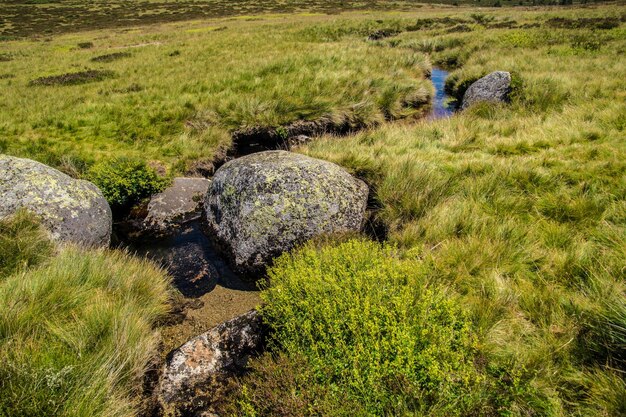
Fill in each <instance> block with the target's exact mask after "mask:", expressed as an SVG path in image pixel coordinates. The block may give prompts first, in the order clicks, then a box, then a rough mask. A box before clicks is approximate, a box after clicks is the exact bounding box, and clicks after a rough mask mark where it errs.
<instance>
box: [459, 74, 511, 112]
mask: <svg viewBox="0 0 626 417" xmlns="http://www.w3.org/2000/svg"><path fill="white" fill-rule="evenodd" d="M510 92H511V74H510V73H508V72H505V71H495V72H492V73H491V74H489V75H486V76H484V77H483V78H481V79H479V80H478V81H476V82H474V83H473V84H472V85H470V86H469V88H468V89H467V91H465V95H464V96H463V104H462V105H461V109H466V108H468V107H469V106H471V105H472V104H474V103H478V102H480V101H491V102H506V101H508V99H509V93H510Z"/></svg>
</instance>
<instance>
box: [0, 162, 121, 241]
mask: <svg viewBox="0 0 626 417" xmlns="http://www.w3.org/2000/svg"><path fill="white" fill-rule="evenodd" d="M21 208H25V209H27V210H29V211H31V212H33V213H35V214H36V215H38V216H39V217H40V218H41V222H42V224H43V226H44V227H45V228H46V229H47V230H48V231H49V232H50V235H51V237H52V238H53V239H54V240H58V241H63V242H73V243H78V244H81V245H85V246H108V245H109V242H110V240H111V225H112V222H113V219H112V215H111V208H110V207H109V204H108V203H107V201H106V200H105V198H104V196H103V195H102V192H101V191H100V190H99V189H98V187H96V186H95V185H94V184H92V183H90V182H88V181H83V180H76V179H74V178H71V177H70V176H68V175H65V174H63V173H62V172H60V171H57V170H56V169H54V168H51V167H49V166H46V165H44V164H41V163H39V162H36V161H32V160H30V159H22V158H15V157H12V156H7V155H0V218H2V217H6V216H10V215H11V214H13V213H15V212H16V211H17V210H19V209H21Z"/></svg>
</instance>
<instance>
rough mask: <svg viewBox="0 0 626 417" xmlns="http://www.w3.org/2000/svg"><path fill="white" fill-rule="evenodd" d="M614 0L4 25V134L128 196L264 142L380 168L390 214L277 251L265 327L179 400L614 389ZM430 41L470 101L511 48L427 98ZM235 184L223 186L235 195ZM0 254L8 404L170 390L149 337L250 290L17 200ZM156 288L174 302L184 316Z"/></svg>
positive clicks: (571, 411)
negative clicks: (55, 28) (227, 364)
mask: <svg viewBox="0 0 626 417" xmlns="http://www.w3.org/2000/svg"><path fill="white" fill-rule="evenodd" d="M3 7H4V6H3ZM624 16H626V10H625V9H624V7H623V6H619V5H603V6H597V7H584V8H583V7H573V8H545V9H544V8H532V9H528V10H526V9H521V8H498V9H495V8H494V9H476V8H458V9H457V8H427V7H423V8H418V9H412V10H407V11H402V12H401V11H397V10H393V11H389V12H385V11H376V12H367V11H360V12H351V13H345V14H340V15H333V16H327V15H312V16H311V15H303V14H300V15H295V14H287V15H265V16H262V17H254V18H253V19H250V17H249V16H248V17H245V18H242V19H230V18H228V19H212V20H194V21H187V22H184V23H182V22H175V23H157V24H151V25H145V26H133V27H132V28H124V29H122V28H120V29H115V30H95V31H88V32H76V33H71V34H63V35H58V36H53V37H50V38H48V39H21V40H11V41H6V42H3V43H2V44H1V45H2V53H1V55H0V78H1V79H0V85H1V86H2V90H1V91H2V93H1V94H2V95H3V97H2V98H3V100H1V101H0V106H1V108H2V112H0V134H1V137H0V149H1V151H2V153H6V154H10V155H16V156H21V157H28V158H32V159H36V160H39V161H41V162H44V163H47V164H49V165H52V166H54V167H56V168H59V169H61V170H62V171H64V172H66V173H68V174H70V175H72V176H74V177H79V178H86V179H90V180H91V181H93V182H94V183H95V184H96V185H97V186H98V187H99V188H100V189H101V190H102V194H103V196H104V197H105V198H106V199H107V200H108V202H109V204H110V205H111V207H112V208H113V212H114V215H115V216H114V217H115V220H116V221H119V220H120V218H121V217H124V216H125V215H126V214H127V213H128V212H129V211H131V207H132V206H134V205H135V204H136V203H137V202H138V201H139V200H141V199H142V198H146V197H150V196H151V195H153V194H155V193H157V192H159V191H162V190H163V189H164V188H165V187H167V186H168V180H169V178H170V177H172V176H176V175H181V174H184V173H186V174H193V175H205V176H212V175H213V173H214V171H215V170H216V169H217V168H218V167H219V166H220V165H221V164H223V162H224V161H225V160H227V159H231V158H233V157H236V156H240V155H241V154H243V153H248V152H251V151H253V150H258V149H259V147H258V146H257V145H258V144H257V143H256V142H259V143H260V144H261V145H262V146H261V147H260V148H263V147H277V146H284V144H287V145H289V146H290V148H291V150H292V151H294V152H297V153H302V154H306V155H308V156H311V157H314V158H318V159H321V160H325V161H331V162H334V163H336V164H337V165H339V166H341V167H343V168H345V169H346V170H347V171H348V172H350V173H351V174H352V175H353V176H354V177H356V178H358V179H360V180H361V181H363V182H364V183H366V184H367V185H368V188H369V196H368V206H367V218H368V221H369V222H370V223H372V224H375V225H376V231H377V232H378V233H375V234H373V235H374V236H372V234H369V235H368V234H366V233H363V232H362V233H360V234H359V233H354V232H352V233H349V234H340V235H333V236H325V237H316V238H315V239H313V241H311V242H310V243H308V244H305V245H303V246H299V245H298V246H297V247H296V248H295V249H294V250H293V251H291V252H289V253H286V254H284V255H282V256H281V257H279V258H277V259H273V260H271V262H270V263H271V264H272V266H271V268H270V269H269V271H268V273H267V276H266V277H264V276H263V274H262V273H261V274H260V276H259V278H260V279H259V280H258V283H259V284H260V287H261V289H262V291H261V293H260V296H261V299H262V301H263V306H262V307H261V308H260V314H261V317H262V318H263V322H264V324H265V325H266V326H267V327H268V328H269V329H270V335H269V341H268V343H267V344H266V346H265V348H266V351H265V353H263V354H261V355H260V356H258V357H257V358H256V359H254V360H253V361H251V362H250V363H248V367H247V368H246V371H247V372H246V373H245V374H243V375H239V377H238V378H235V379H230V382H229V383H227V384H225V385H222V386H221V387H220V389H219V390H215V391H212V389H213V388H214V387H213V386H212V385H210V384H209V383H208V382H207V385H206V386H204V387H202V386H200V388H199V389H198V391H197V392H195V393H193V392H192V393H188V394H185V395H186V396H185V398H178V399H177V400H181V401H183V402H185V401H187V402H188V403H189V404H187V405H185V407H187V408H186V409H185V410H186V411H187V412H189V413H197V414H196V415H201V413H205V415H206V413H215V412H216V413H218V414H219V415H220V416H227V415H247V416H300V415H332V416H354V415H358V416H368V415H415V416H419V415H429V416H431V415H432V416H438V415H440V416H450V415H459V416H466V415H486V416H491V415H503V416H508V415H514V416H532V415H546V416H562V415H574V416H589V415H598V416H612V415H623V414H625V413H626V404H625V403H624V398H626V380H625V378H624V372H625V371H626V348H625V347H626V331H625V329H626V301H625V300H626V287H625V285H626V284H625V283H624V278H625V276H624V265H625V264H626V252H625V251H624V247H626V242H625V241H624V239H625V236H626V233H625V230H626V229H625V228H626V203H625V201H626V183H625V177H624V172H625V171H626V163H625V162H624V161H626V145H625V143H626V134H625V133H624V129H625V127H626V110H625V106H624V101H625V98H626V82H625V81H624V80H626V62H625V61H624V60H623V59H621V56H623V55H624V53H625V52H626V24H625V23H624V20H625V17H624ZM258 19H263V20H258ZM433 67H440V68H445V69H447V70H448V71H450V75H449V77H448V78H447V79H446V82H445V84H446V89H447V91H448V94H449V95H450V96H452V97H456V98H457V99H458V100H462V99H463V97H464V96H465V93H466V91H467V90H468V88H469V87H470V86H471V85H472V84H474V83H475V82H476V81H477V80H478V79H480V78H481V77H483V76H485V75H487V74H490V73H492V72H494V71H502V73H498V74H501V75H502V74H505V73H507V76H506V77H505V78H503V77H504V75H502V76H500V75H499V76H498V77H499V79H500V80H502V79H506V80H507V82H509V81H510V84H509V85H508V87H509V88H507V91H506V100H505V101H504V102H497V103H494V102H480V101H479V102H475V103H473V104H471V105H468V106H464V108H463V110H462V111H459V112H457V113H455V114H454V115H452V116H451V117H443V118H432V117H428V118H426V117H424V116H425V115H427V114H428V113H429V105H430V102H431V101H432V100H433V98H434V91H433V86H432V84H431V82H430V80H429V78H428V77H429V76H430V74H431V71H432V68H433ZM437 82H439V81H437ZM470 91H471V92H472V93H471V94H470V95H472V96H474V97H478V96H480V94H478V93H477V92H476V89H475V88H474V89H473V90H470ZM479 93H480V92H479ZM307 129H308V130H307ZM301 134H307V135H308V136H312V138H305V139H303V140H300V139H297V140H295V139H294V138H293V137H292V136H294V135H301ZM244 159H245V158H244ZM240 161H241V160H240ZM274 177H276V176H273V177H272V181H274V180H275V179H276V178H274ZM278 177H280V176H278ZM228 179H232V180H236V181H235V183H239V182H241V183H246V181H239V179H238V178H230V177H229V178H228ZM261 183H263V181H261ZM266 185H267V184H266ZM270 185H271V187H270V186H269V185H268V186H267V187H266V188H265V189H271V190H275V189H279V188H280V187H279V188H275V187H276V184H275V183H272V184H270ZM233 187H234V186H233ZM259 187H260V189H264V188H263V187H265V185H264V184H261V185H259ZM244 191H245V190H239V191H237V190H236V187H235V188H230V187H226V186H224V187H221V188H220V187H218V188H216V189H214V190H213V191H212V192H213V195H216V194H217V195H221V194H220V193H224V194H223V195H221V197H227V198H228V199H231V200H232V201H234V202H235V203H237V202H238V201H239V202H242V203H243V202H244V201H245V200H244V194H245V192H244ZM295 194H296V195H300V193H295ZM323 194H324V195H328V196H331V195H332V193H323ZM278 197H282V194H281V195H279V196H278ZM238 199H239V200H238ZM214 200H215V199H214V198H207V200H206V201H209V202H213V201H214ZM216 201H219V199H217V200H216ZM232 201H231V202H232ZM272 201H278V200H272ZM234 206H236V204H235V205H234ZM256 206H257V205H255V204H254V202H250V201H246V207H256ZM258 206H260V207H257V208H258V209H259V210H263V209H266V206H268V207H272V206H270V205H260V204H259V205H258ZM313 206H315V205H313ZM284 207H298V206H297V205H296V204H287V203H285V204H284ZM205 209H206V208H205ZM133 210H135V211H137V208H136V207H135V208H134V209H133ZM131 212H132V211H131ZM216 213H217V214H216ZM224 213H226V211H223V210H219V208H218V211H217V212H215V213H213V216H216V215H222V214H224ZM285 213H287V214H289V215H291V213H289V212H288V210H286V211H285ZM299 213H300V211H297V212H296V214H293V215H294V216H295V215H299ZM307 215H308V214H307ZM263 218H264V219H267V216H266V217H263ZM242 223H243V222H242ZM264 224H265V223H264ZM289 226H290V224H289V222H288V221H287V220H284V221H283V223H281V224H279V225H277V226H276V227H277V228H278V230H284V231H289ZM272 227H274V225H272ZM280 228H283V229H280ZM217 232H218V233H219V232H220V230H217ZM289 233H291V232H290V231H289ZM231 235H232V236H231V238H236V235H237V234H236V233H231ZM209 236H210V235H209ZM372 237H376V238H377V239H378V240H380V241H384V242H376V241H374V240H373V239H372ZM233 240H236V239H233ZM203 245H204V244H201V245H200V246H203ZM203 247H204V246H203ZM194 253H195V252H194ZM256 253H257V252H255V254H256ZM0 254H2V258H1V259H2V260H3V261H2V264H0V295H1V296H2V299H4V300H7V302H6V303H4V304H2V305H0V308H1V309H3V310H2V311H0V313H2V314H0V336H2V337H1V338H0V357H1V358H2V359H3V360H2V365H0V381H2V382H0V394H1V395H0V415H7V416H8V415H10V416H26V415H28V416H33V415H42V416H43V415H67V416H70V415H71V416H94V415H102V416H111V415H114V416H131V415H135V414H136V413H137V412H138V410H140V409H142V408H143V409H145V410H151V411H154V410H158V409H159V408H158V407H156V408H154V407H152V406H146V404H140V401H139V399H142V398H144V397H143V396H142V394H144V393H146V392H147V393H152V392H154V391H155V387H154V386H153V385H154V383H155V382H154V380H153V379H152V377H151V378H145V377H144V375H145V370H146V367H147V366H148V364H149V363H151V362H150V361H151V358H155V357H160V356H159V355H158V353H157V352H158V345H159V340H162V338H163V336H165V337H166V342H165V343H166V346H167V348H166V349H165V350H164V351H162V353H163V354H165V353H167V352H166V351H169V349H170V348H173V347H174V345H175V344H178V343H182V342H183V341H184V340H186V339H187V338H191V337H192V336H195V335H196V334H195V332H204V331H205V330H207V328H208V327H210V326H212V325H214V324H217V321H220V320H226V319H229V318H231V317H230V316H231V315H232V314H239V313H242V312H244V311H245V310H247V309H248V308H249V307H250V306H251V305H255V304H257V298H256V297H257V294H256V293H249V294H247V295H246V298H245V302H242V303H241V305H240V307H241V308H242V311H235V310H236V309H235V308H231V307H233V306H232V305H228V306H227V308H223V305H222V303H226V304H227V303H228V302H232V298H229V295H226V296H224V295H225V294H226V293H225V292H224V291H222V290H223V288H221V289H219V291H216V290H214V291H212V292H211V291H209V292H207V293H206V294H205V295H206V297H205V298H204V305H202V307H200V308H197V307H198V305H196V306H193V305H191V304H193V303H189V300H183V301H182V302H181V295H180V294H177V293H176V291H174V290H173V289H172V288H171V286H168V281H170V278H167V276H166V271H165V270H161V269H158V268H155V267H154V265H152V264H150V263H148V262H147V261H144V260H140V259H137V257H138V256H131V255H128V254H123V253H120V250H117V249H116V250H102V249H100V250H94V249H76V248H74V247H73V246H63V245H56V244H53V243H51V242H50V241H49V240H48V238H47V236H46V234H45V233H44V232H43V231H42V229H41V228H40V226H38V225H37V221H36V220H35V219H33V218H31V217H29V215H27V214H25V213H23V212H18V213H17V214H16V215H15V216H14V217H12V218H7V219H4V220H2V222H1V223H0ZM273 255H275V254H273ZM164 266H167V265H164ZM211 294H214V296H211ZM212 302H219V303H220V305H219V306H213V305H211V303H212ZM168 304H169V305H170V308H171V305H178V306H180V305H186V306H187V311H186V312H183V315H182V316H183V317H184V315H185V313H186V314H187V318H188V322H187V323H183V324H182V325H180V324H179V325H175V324H174V325H173V323H172V321H173V316H174V315H172V314H169V315H168V314H167V313H166V311H167V306H168ZM194 308H195V309H194ZM178 316H180V315H178ZM176 326H179V327H176ZM226 327H228V326H226ZM204 339H207V337H205V338H204ZM235 339H236V338H235ZM227 345H228V344H227ZM44 346H45V349H44ZM217 346H218V347H219V348H223V346H222V345H220V344H219V343H218V344H217ZM209 347H210V346H209ZM193 352H198V351H196V350H193ZM257 353H258V352H257ZM174 356H176V355H174ZM226 356H228V355H226ZM191 359H192V365H193V364H194V362H193V359H194V358H193V357H192V358H191ZM204 359H206V357H205V358H204ZM152 360H153V361H154V359H152ZM159 360H162V357H161V359H159ZM152 363H153V365H152V366H151V369H161V365H162V363H161V362H157V363H156V365H155V364H154V362H152ZM86 370H90V371H91V372H87V371H86ZM86 374H88V375H89V377H90V378H89V381H86V379H85V375H86ZM150 375H152V374H150ZM6 381H10V383H7V382H6ZM142 381H143V382H145V384H142ZM202 388H208V390H205V391H203V390H202ZM207 392H208V394H209V395H207ZM216 393H219V395H217V394H216ZM195 395H197V397H196V396H195ZM151 398H152V397H151ZM25 399H28V400H25ZM144 399H145V398H144ZM146 402H150V401H146ZM143 406H145V407H143ZM161 411H163V410H161ZM164 411H165V412H168V411H171V410H167V409H165V410H164ZM173 412H175V411H173ZM190 415H194V414H190Z"/></svg>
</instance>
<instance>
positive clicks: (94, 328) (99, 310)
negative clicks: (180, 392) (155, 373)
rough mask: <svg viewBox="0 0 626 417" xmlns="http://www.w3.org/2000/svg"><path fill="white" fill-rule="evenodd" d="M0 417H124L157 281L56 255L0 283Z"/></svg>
mask: <svg viewBox="0 0 626 417" xmlns="http://www.w3.org/2000/svg"><path fill="white" fill-rule="evenodd" d="M0 299H1V300H2V302H1V303H0V416H2V417H47V416H57V417H69V416H72V417H122V416H123V417H128V416H133V415H136V412H137V410H136V408H137V402H136V399H135V398H134V396H135V395H136V394H138V393H139V392H140V391H139V390H140V387H141V382H142V377H143V374H144V370H145V367H146V365H147V363H148V361H149V359H150V358H151V356H152V355H153V354H154V353H155V348H156V344H157V338H156V333H155V332H154V330H153V325H154V323H155V321H156V319H157V318H158V317H159V316H160V315H162V314H164V313H165V312H166V311H167V308H168V307H167V300H168V282H167V280H166V277H165V274H164V273H163V272H162V271H161V270H159V269H157V268H155V267H154V266H152V265H151V264H149V263H148V262H147V261H139V260H135V259H132V258H130V257H129V256H128V255H126V254H124V253H121V252H111V251H91V252H88V251H83V250H79V249H76V248H73V247H69V248H65V249H64V250H63V251H62V252H61V253H60V254H59V255H58V256H57V257H54V258H52V259H51V260H50V261H49V262H48V264H47V265H46V266H44V267H41V268H39V269H34V270H31V271H28V272H25V273H21V274H14V275H12V276H10V277H8V278H6V279H5V280H4V282H1V283H0Z"/></svg>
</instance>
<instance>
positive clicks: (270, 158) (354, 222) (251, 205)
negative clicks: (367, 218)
mask: <svg viewBox="0 0 626 417" xmlns="http://www.w3.org/2000/svg"><path fill="white" fill-rule="evenodd" d="M367 195H368V189H367V186H366V185H365V183H363V182H362V181H360V180H358V179H356V178H354V177H352V176H351V175H350V174H348V173H347V172H346V171H345V170H344V169H342V168H341V167H339V166H338V165H335V164H333V163H330V162H327V161H322V160H319V159H313V158H310V157H308V156H304V155H299V154H295V153H291V152H285V151H268V152H259V153H256V154H252V155H248V156H245V157H243V158H239V159H235V160H233V161H230V162H228V163H227V164H225V165H224V166H222V167H221V168H220V169H218V170H217V172H216V173H215V176H214V177H213V182H212V184H211V187H209V192H208V193H207V196H206V199H205V202H204V209H205V212H206V219H207V226H208V228H209V230H210V231H211V232H212V234H213V237H214V238H216V239H217V241H218V244H219V245H220V246H221V247H222V248H223V249H224V251H225V252H226V253H227V255H228V256H229V257H230V261H231V263H232V264H233V267H234V269H235V270H236V271H238V272H239V273H241V274H244V275H248V276H250V275H253V274H255V273H261V272H263V271H264V269H265V266H266V265H267V264H268V262H269V261H270V260H272V259H273V258H274V257H276V256H278V255H280V254H281V253H283V252H284V251H288V250H290V249H292V248H293V247H294V246H295V245H297V244H299V243H302V242H304V241H305V240H307V239H310V238H312V237H314V236H316V235H320V234H324V233H335V232H345V231H358V230H360V228H361V226H362V223H363V218H364V214H365V209H366V205H367Z"/></svg>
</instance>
